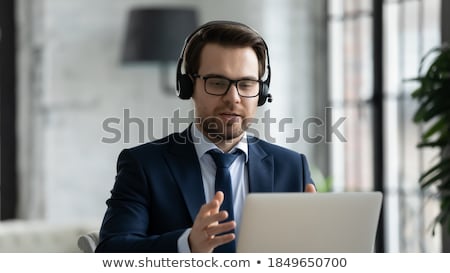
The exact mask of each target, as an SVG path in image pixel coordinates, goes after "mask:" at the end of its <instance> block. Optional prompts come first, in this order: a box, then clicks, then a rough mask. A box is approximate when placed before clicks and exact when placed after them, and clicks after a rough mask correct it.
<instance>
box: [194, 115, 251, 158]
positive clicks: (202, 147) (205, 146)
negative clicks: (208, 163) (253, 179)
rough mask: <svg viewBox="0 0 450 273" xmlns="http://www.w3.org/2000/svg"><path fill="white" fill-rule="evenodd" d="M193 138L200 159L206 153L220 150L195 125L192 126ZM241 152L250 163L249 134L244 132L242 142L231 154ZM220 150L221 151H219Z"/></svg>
mask: <svg viewBox="0 0 450 273" xmlns="http://www.w3.org/2000/svg"><path fill="white" fill-rule="evenodd" d="M191 136H192V142H193V143H194V147H195V151H196V152H197V156H198V158H201V157H202V156H203V155H204V154H205V153H207V152H208V151H209V150H213V149H219V148H218V147H217V146H216V145H215V144H214V143H212V142H211V141H210V140H209V139H207V138H206V137H205V135H203V133H202V132H200V130H199V129H198V128H197V126H195V124H192V125H191ZM238 149H239V150H241V151H242V152H243V153H244V154H245V162H247V161H248V143H247V133H246V132H245V131H244V135H243V136H242V138H241V140H240V141H239V142H238V143H237V144H236V146H234V147H233V148H232V149H231V151H230V153H232V152H234V151H236V150H238ZM219 150H220V149H219Z"/></svg>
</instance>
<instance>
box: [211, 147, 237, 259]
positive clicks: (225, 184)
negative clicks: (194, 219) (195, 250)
mask: <svg viewBox="0 0 450 273" xmlns="http://www.w3.org/2000/svg"><path fill="white" fill-rule="evenodd" d="M208 153H209V154H210V155H211V156H212V158H213V159H214V163H215V164H216V168H217V169H216V183H215V192H217V191H221V192H223V194H224V200H223V203H222V206H221V210H226V211H227V212H228V219H227V220H226V221H231V220H234V210H233V189H232V186H231V175H230V171H229V170H228V168H229V167H230V165H231V164H232V163H233V161H234V160H235V159H236V158H237V157H238V155H239V154H238V153H232V154H228V153H222V152H221V151H218V150H210V151H208ZM232 232H234V231H232ZM214 252H236V242H235V241H234V240H233V241H231V242H230V243H228V244H224V245H221V246H219V247H217V248H215V249H214Z"/></svg>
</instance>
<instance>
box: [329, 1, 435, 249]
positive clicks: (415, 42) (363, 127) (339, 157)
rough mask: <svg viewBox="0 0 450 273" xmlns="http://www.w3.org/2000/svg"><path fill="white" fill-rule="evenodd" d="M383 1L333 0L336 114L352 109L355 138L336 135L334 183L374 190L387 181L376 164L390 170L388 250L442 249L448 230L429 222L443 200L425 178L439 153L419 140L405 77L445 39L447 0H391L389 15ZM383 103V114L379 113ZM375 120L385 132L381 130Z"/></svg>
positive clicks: (348, 126) (349, 123)
mask: <svg viewBox="0 0 450 273" xmlns="http://www.w3.org/2000/svg"><path fill="white" fill-rule="evenodd" d="M375 2H378V1H377V0H373V1H372V0H332V1H328V25H329V41H330V42H329V56H330V71H329V72H330V81H329V82H330V88H329V90H330V97H331V102H332V106H333V113H334V114H335V115H336V116H335V118H338V117H346V123H345V137H346V139H347V142H345V143H339V142H332V147H331V149H332V158H331V163H330V166H332V167H331V175H332V178H333V183H334V184H333V186H334V189H335V190H337V191H368V190H374V189H377V187H376V185H377V183H379V182H380V181H375V180H376V179H377V178H376V175H375V174H376V170H378V169H380V170H383V173H381V174H379V176H380V179H379V180H381V182H382V185H381V186H382V189H383V192H384V199H385V203H384V214H383V220H384V221H383V222H384V236H383V237H384V245H385V247H384V251H386V252H438V251H439V240H440V238H439V236H435V237H433V236H431V232H430V230H429V229H428V227H429V225H430V224H431V222H432V218H433V217H434V216H435V215H436V213H437V209H438V203H437V202H436V200H433V199H432V198H430V197H429V196H424V195H423V193H422V192H421V191H420V188H419V184H418V178H419V176H420V173H421V171H422V170H423V169H424V168H426V166H427V165H426V164H428V163H427V162H429V159H430V157H432V156H433V153H432V152H430V153H428V152H423V151H419V150H418V149H417V148H416V144H417V143H418V140H419V134H420V128H418V126H417V125H415V124H413V123H412V116H413V113H414V110H415V109H416V105H415V104H414V102H413V101H412V100H411V98H410V94H411V92H412V91H413V90H414V88H415V86H414V84H412V83H410V82H407V81H405V80H406V79H410V78H413V77H416V76H417V73H418V71H417V69H418V67H419V62H420V58H421V57H422V56H423V55H424V54H425V53H426V52H427V51H428V50H429V49H431V48H432V47H434V46H436V45H438V44H439V43H440V37H439V35H440V21H439V17H440V4H441V2H440V0H427V1H424V0H403V1H402V0H397V1H394V0H391V1H388V0H386V1H384V2H383V4H382V9H381V10H380V14H381V15H382V16H380V14H377V13H376V12H375V11H374V6H375V5H374V3H375ZM375 16H380V17H378V18H382V19H383V21H380V22H378V21H377V20H375V19H376V18H375ZM375 31H381V32H380V33H383V35H382V36H381V37H382V38H381V40H382V41H375V40H374V39H375V38H374V37H376V35H374V32H375ZM377 43H378V45H382V47H381V46H380V47H379V48H377ZM377 49H379V51H377ZM377 52H383V54H382V57H379V58H381V59H379V60H378V61H380V63H381V64H382V65H383V66H382V68H383V72H382V75H378V76H380V77H377V71H376V69H375V67H376V64H375V58H373V56H376V54H374V53H377ZM380 78H381V79H382V81H381V83H382V86H380V88H382V92H380V97H379V98H380V100H379V101H377V93H376V86H377V84H381V83H380V82H377V81H379V79H380ZM380 91H381V90H380ZM377 107H380V108H377ZM377 109H381V111H382V113H383V117H384V118H383V119H382V120H377V119H376V118H375V117H376V114H377V111H378V110H377ZM378 113H379V112H378ZM375 123H379V124H380V126H381V128H382V131H381V132H384V135H382V136H380V135H377V133H380V132H377V131H376V130H375V129H374V128H377V126H376V125H377V124H375ZM378 128H380V127H378ZM377 137H380V138H381V140H382V141H381V142H377ZM376 143H383V144H382V146H381V147H380V145H376ZM377 155H382V162H377V160H376V158H377ZM380 163H381V165H382V166H381V167H380V166H378V167H380V168H377V164H380Z"/></svg>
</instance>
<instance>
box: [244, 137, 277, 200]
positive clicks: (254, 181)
mask: <svg viewBox="0 0 450 273" xmlns="http://www.w3.org/2000/svg"><path fill="white" fill-rule="evenodd" d="M258 141H259V140H258V139H255V138H252V137H249V139H248V151H249V159H248V180H249V192H273V188H274V168H273V156H272V155H268V154H267V153H266V152H265V151H264V150H263V149H262V148H261V146H260V145H259V144H258Z"/></svg>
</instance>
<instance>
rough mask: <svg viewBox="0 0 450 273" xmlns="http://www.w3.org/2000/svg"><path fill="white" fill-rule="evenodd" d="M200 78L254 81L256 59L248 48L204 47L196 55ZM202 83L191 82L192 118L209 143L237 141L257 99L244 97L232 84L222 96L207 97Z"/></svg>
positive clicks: (208, 45)
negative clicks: (193, 109) (195, 120)
mask: <svg viewBox="0 0 450 273" xmlns="http://www.w3.org/2000/svg"><path fill="white" fill-rule="evenodd" d="M198 74H199V75H200V76H203V77H204V76H211V75H213V76H222V77H225V78H228V79H231V80H240V79H255V80H257V79H258V58H257V56H256V53H255V51H254V50H253V49H252V48H251V47H224V46H221V45H219V44H215V43H210V44H206V45H205V46H204V48H203V50H202V52H201V55H200V66H199V71H198ZM204 83H205V82H204V80H203V79H202V78H196V79H194V93H193V95H192V99H193V101H194V107H195V116H196V118H197V119H198V120H197V122H198V121H200V122H201V125H200V124H198V125H197V126H198V128H199V129H200V130H201V131H202V132H203V134H205V135H206V136H207V137H208V138H209V139H210V140H212V141H213V142H216V141H224V140H226V141H231V140H233V139H236V138H240V137H241V136H242V134H243V132H244V130H245V129H247V128H248V126H249V123H250V122H251V120H252V119H253V117H254V116H255V112H256V108H257V104H258V97H252V98H245V97H241V96H239V94H238V91H237V89H236V85H235V84H232V85H231V86H230V88H229V90H228V92H227V93H226V94H225V95H223V96H214V95H210V94H207V93H206V92H205V90H204Z"/></svg>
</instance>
